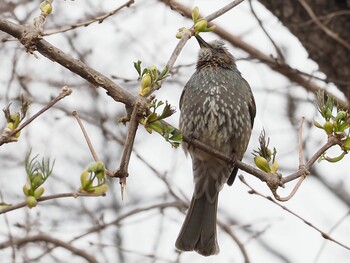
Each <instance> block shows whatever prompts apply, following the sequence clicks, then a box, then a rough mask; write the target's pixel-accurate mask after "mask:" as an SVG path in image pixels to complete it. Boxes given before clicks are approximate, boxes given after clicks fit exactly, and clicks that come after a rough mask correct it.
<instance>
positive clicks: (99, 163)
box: [96, 161, 106, 172]
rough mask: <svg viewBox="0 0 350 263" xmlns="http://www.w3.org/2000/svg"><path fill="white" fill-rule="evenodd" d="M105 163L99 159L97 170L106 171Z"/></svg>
mask: <svg viewBox="0 0 350 263" xmlns="http://www.w3.org/2000/svg"><path fill="white" fill-rule="evenodd" d="M105 169H106V168H105V165H104V163H103V162H100V161H98V162H96V171H103V172H104V171H105Z"/></svg>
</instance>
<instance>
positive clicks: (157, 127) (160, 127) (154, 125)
mask: <svg viewBox="0 0 350 263" xmlns="http://www.w3.org/2000/svg"><path fill="white" fill-rule="evenodd" d="M148 127H149V128H151V129H152V130H154V131H155V132H158V133H160V134H163V133H164V128H163V125H162V123H161V122H160V121H155V122H152V123H150V124H148Z"/></svg>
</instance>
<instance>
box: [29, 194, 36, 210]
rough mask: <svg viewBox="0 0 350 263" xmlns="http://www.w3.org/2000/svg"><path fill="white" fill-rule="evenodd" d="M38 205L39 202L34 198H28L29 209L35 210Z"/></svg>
mask: <svg viewBox="0 0 350 263" xmlns="http://www.w3.org/2000/svg"><path fill="white" fill-rule="evenodd" d="M37 204H38V201H37V200H36V199H35V197H34V196H31V195H30V196H27V205H28V207H29V208H33V207H35V206H36V205H37Z"/></svg>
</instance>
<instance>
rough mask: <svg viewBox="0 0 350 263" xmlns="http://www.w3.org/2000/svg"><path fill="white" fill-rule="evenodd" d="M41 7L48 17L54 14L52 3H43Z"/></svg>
mask: <svg viewBox="0 0 350 263" xmlns="http://www.w3.org/2000/svg"><path fill="white" fill-rule="evenodd" d="M39 7H40V10H41V12H43V13H45V14H46V15H49V14H51V12H52V5H51V3H50V1H43V2H42V3H41V4H40V6H39Z"/></svg>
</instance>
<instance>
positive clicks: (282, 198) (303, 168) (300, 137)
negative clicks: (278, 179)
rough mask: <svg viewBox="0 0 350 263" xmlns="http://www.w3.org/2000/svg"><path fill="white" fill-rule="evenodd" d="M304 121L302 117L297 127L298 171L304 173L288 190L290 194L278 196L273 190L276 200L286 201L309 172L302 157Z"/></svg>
mask: <svg viewBox="0 0 350 263" xmlns="http://www.w3.org/2000/svg"><path fill="white" fill-rule="evenodd" d="M304 121H305V118H304V117H302V118H301V123H300V128H299V136H298V137H299V171H304V173H303V174H301V176H300V178H299V180H298V182H297V183H296V185H295V186H294V187H293V190H292V191H291V192H290V194H289V195H288V196H286V197H280V196H279V195H277V193H275V192H273V194H274V196H275V197H276V199H277V200H278V201H281V202H286V201H288V200H290V199H291V198H292V197H293V196H294V195H295V193H296V192H297V191H298V189H299V187H300V186H301V183H302V182H303V181H304V179H305V178H306V176H307V175H309V174H310V172H309V171H308V170H307V169H306V168H305V164H304V157H303V124H304Z"/></svg>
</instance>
